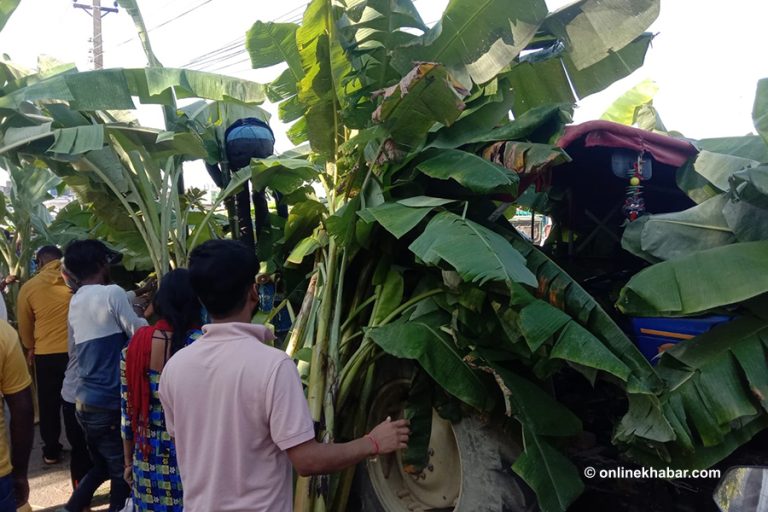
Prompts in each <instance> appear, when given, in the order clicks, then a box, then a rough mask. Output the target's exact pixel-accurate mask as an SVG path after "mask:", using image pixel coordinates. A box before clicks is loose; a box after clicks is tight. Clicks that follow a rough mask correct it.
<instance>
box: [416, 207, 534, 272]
mask: <svg viewBox="0 0 768 512" xmlns="http://www.w3.org/2000/svg"><path fill="white" fill-rule="evenodd" d="M408 248H409V249H410V250H411V252H413V253H414V254H415V255H416V256H417V257H418V258H419V259H421V260H422V261H424V262H425V263H427V264H428V265H438V264H439V263H440V262H441V261H445V262H447V263H448V264H449V265H451V266H452V267H453V268H455V269H456V271H457V272H458V273H459V274H460V275H461V277H462V278H463V279H464V281H466V282H472V283H477V284H483V283H486V282H488V281H499V282H502V283H507V284H508V285H510V286H511V285H512V283H523V284H527V285H529V286H536V284H537V283H536V278H535V276H534V275H533V274H532V273H531V271H530V270H528V269H527V268H526V266H525V258H524V257H523V256H522V255H521V254H520V253H519V252H518V251H517V250H516V249H514V248H513V247H512V246H511V245H510V244H509V243H507V241H506V240H505V239H504V238H503V237H502V236H501V235H499V234H498V233H495V232H493V231H491V230H490V229H488V228H486V227H484V226H481V225H480V224H477V223H475V222H472V221H471V220H468V219H464V218H462V217H459V216H458V215H455V214H453V213H450V212H441V213H438V214H437V215H436V216H435V217H433V218H432V220H431V221H430V222H429V224H427V227H426V228H425V229H424V232H423V233H422V234H421V236H419V237H418V238H417V239H416V240H414V241H413V243H412V244H411V245H410V246H409V247H408Z"/></svg>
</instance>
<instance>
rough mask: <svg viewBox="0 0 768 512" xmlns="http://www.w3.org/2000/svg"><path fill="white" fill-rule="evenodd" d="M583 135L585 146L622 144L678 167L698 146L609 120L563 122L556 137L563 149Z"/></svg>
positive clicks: (615, 145) (611, 146) (620, 146)
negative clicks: (575, 122) (558, 137)
mask: <svg viewBox="0 0 768 512" xmlns="http://www.w3.org/2000/svg"><path fill="white" fill-rule="evenodd" d="M582 137H584V146H585V147H588V148H590V147H604V148H623V149H633V150H635V151H646V152H648V153H650V154H651V156H652V157H653V158H654V160H656V161H658V162H661V163H664V164H667V165H671V166H673V167H680V166H682V165H683V164H684V163H685V162H687V161H688V159H689V158H690V157H692V156H693V155H695V154H696V153H698V150H697V149H696V148H695V147H694V146H693V144H691V143H690V142H688V141H685V140H681V139H676V138H674V137H670V136H668V135H661V134H658V133H653V132H649V131H647V130H641V129H639V128H633V127H631V126H626V125H623V124H618V123H613V122H611V121H588V122H586V123H582V124H577V125H572V126H566V127H565V133H564V134H563V136H562V137H561V138H560V140H558V141H557V145H558V146H559V147H561V148H563V149H566V150H567V148H568V146H570V145H571V144H572V143H573V142H575V141H577V140H579V139H581V138H582Z"/></svg>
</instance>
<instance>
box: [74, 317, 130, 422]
mask: <svg viewBox="0 0 768 512" xmlns="http://www.w3.org/2000/svg"><path fill="white" fill-rule="evenodd" d="M127 344H128V336H126V335H125V334H124V333H122V332H119V333H115V334H110V335H108V336H104V337H103V338H96V339H93V340H91V341H88V342H85V343H78V344H77V345H75V352H76V353H77V360H78V365H79V369H80V372H79V373H80V380H79V381H78V383H77V393H76V395H77V400H78V401H79V402H82V403H84V404H87V405H92V406H94V407H102V408H104V409H115V410H119V409H120V352H122V350H123V348H125V346H126V345H127Z"/></svg>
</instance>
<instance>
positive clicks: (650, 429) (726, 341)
mask: <svg viewBox="0 0 768 512" xmlns="http://www.w3.org/2000/svg"><path fill="white" fill-rule="evenodd" d="M758 304H759V307H762V308H763V310H764V308H765V306H766V301H765V298H764V297H763V299H761V300H760V301H758ZM767 347H768V322H766V319H765V318H764V317H759V316H755V315H752V314H745V315H742V316H740V317H738V318H736V319H735V320H733V321H732V322H730V323H726V324H721V325H719V326H716V327H715V328H714V329H712V330H711V331H709V332H707V333H705V334H702V335H699V336H697V337H695V338H692V339H690V340H686V341H684V342H681V343H678V344H677V345H676V346H674V347H673V348H671V349H669V350H667V351H665V352H664V353H663V355H662V357H661V360H660V362H659V365H658V373H659V375H660V376H661V377H662V378H663V379H664V380H665V382H666V384H667V387H668V388H667V389H668V391H666V392H664V393H663V394H661V396H660V397H659V399H658V400H653V401H651V400H650V399H645V402H639V401H635V402H634V403H633V402H632V401H630V413H629V414H627V416H626V417H625V418H624V420H623V421H622V425H621V427H620V429H619V431H618V432H617V439H618V440H619V441H620V442H624V441H630V440H632V437H633V436H638V437H642V438H645V439H647V440H648V441H652V442H653V443H652V444H651V445H650V446H651V450H650V451H648V452H643V450H642V449H641V448H640V447H641V445H642V443H637V442H635V443H633V448H632V449H631V450H630V454H631V455H632V456H633V457H636V458H637V459H638V460H639V461H641V462H647V463H651V464H656V465H658V464H660V463H662V464H671V465H673V466H675V467H684V468H703V467H709V466H711V465H712V464H714V463H716V462H718V461H719V460H721V459H722V458H724V457H726V456H727V455H728V454H729V453H731V452H732V451H733V450H735V449H736V448H737V447H738V446H739V445H740V444H742V443H744V442H746V441H747V440H749V439H750V438H751V437H752V436H753V435H754V434H755V433H757V432H758V431H759V430H761V429H762V428H765V426H766V416H765V412H766V411H767V410H768V409H767V408H766V407H767V404H766V396H768V395H766V393H768V378H767V377H766V374H765V371H764V367H765V361H766V358H767V354H766V348H767ZM761 410H762V414H761V415H760V416H758V412H759V411H761ZM660 414H663V416H659V415H660ZM665 420H669V421H665ZM662 425H668V426H669V427H671V429H672V430H671V432H669V431H668V432H665V435H666V436H667V437H664V436H659V435H658V433H659V428H660V426H662ZM654 433H655V434H654ZM669 434H671V435H669ZM654 452H655V456H654V455H653V453H654ZM659 453H663V454H665V457H666V458H665V460H663V461H660V460H659V458H658V454H659Z"/></svg>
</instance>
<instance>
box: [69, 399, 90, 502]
mask: <svg viewBox="0 0 768 512" xmlns="http://www.w3.org/2000/svg"><path fill="white" fill-rule="evenodd" d="M61 412H62V413H63V415H64V432H66V434H67V441H69V445H70V446H71V447H72V454H71V457H70V460H69V474H70V476H71V478H72V489H75V488H76V487H77V485H78V483H80V481H81V480H82V479H83V477H85V475H86V474H87V473H88V471H90V469H91V468H92V467H93V462H92V461H91V455H90V454H89V453H88V443H86V441H85V433H84V432H83V428H82V427H81V426H80V423H78V421H77V417H76V416H75V404H72V403H69V402H67V401H66V400H64V401H62V404H61Z"/></svg>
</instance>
